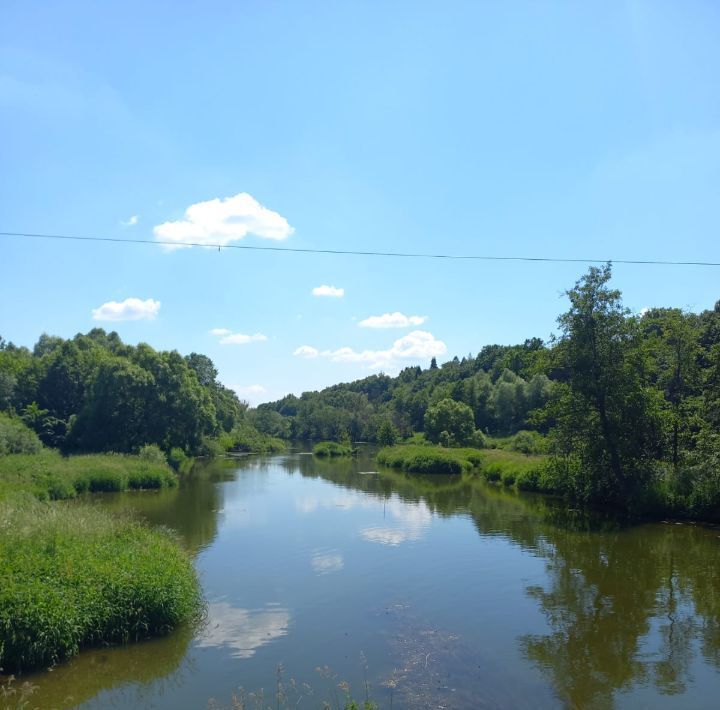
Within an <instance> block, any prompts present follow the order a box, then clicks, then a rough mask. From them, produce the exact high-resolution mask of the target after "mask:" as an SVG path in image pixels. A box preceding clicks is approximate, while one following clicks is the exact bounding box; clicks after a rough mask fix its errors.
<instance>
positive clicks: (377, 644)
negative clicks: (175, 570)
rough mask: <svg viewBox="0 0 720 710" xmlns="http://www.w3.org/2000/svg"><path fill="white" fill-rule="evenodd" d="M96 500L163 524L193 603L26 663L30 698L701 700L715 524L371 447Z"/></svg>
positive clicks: (127, 702)
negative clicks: (153, 623) (526, 491)
mask: <svg viewBox="0 0 720 710" xmlns="http://www.w3.org/2000/svg"><path fill="white" fill-rule="evenodd" d="M97 502H98V504H99V505H103V506H106V507H107V508H109V509H117V510H120V509H130V510H132V511H134V513H135V514H137V515H141V516H142V517H144V518H146V519H147V520H148V521H150V522H151V523H152V524H156V525H165V526H168V527H170V528H173V529H174V530H176V531H177V533H178V535H179V538H180V540H181V541H182V544H183V545H185V546H186V547H187V548H188V549H189V550H190V552H191V554H192V555H193V556H194V558H195V562H196V565H197V569H198V571H199V574H200V577H201V580H202V585H203V589H204V593H205V596H206V599H207V601H208V621H207V624H206V625H205V627H204V628H202V629H200V630H198V631H192V630H184V631H180V632H177V633H174V634H172V635H171V636H169V637H168V638H164V639H157V640H153V641H150V642H147V643H140V644H132V645H129V646H126V647H122V648H105V649H97V650H92V651H87V652H84V653H82V654H81V655H80V656H79V657H77V658H76V659H74V660H72V661H71V662H69V663H67V664H63V665H61V666H59V667H57V668H56V669H54V670H53V671H52V672H50V673H42V674H36V675H34V676H32V677H31V678H30V680H31V681H32V682H33V683H35V684H36V685H37V690H36V692H35V693H34V695H33V697H32V705H33V706H38V707H42V708H50V707H58V708H69V707H75V706H77V705H79V706H80V707H82V708H87V709H88V710H89V709H91V708H92V709H93V710H95V709H97V708H168V709H169V708H173V709H175V708H206V707H207V706H208V702H209V700H210V699H211V698H214V699H215V700H216V701H217V703H218V704H220V705H224V706H229V705H230V702H231V700H232V694H233V691H234V690H235V691H236V690H237V689H238V688H241V687H242V688H244V689H246V690H247V691H248V692H257V691H259V690H260V689H261V688H262V689H264V691H263V692H264V696H265V699H266V701H267V702H266V705H270V706H271V707H275V705H276V702H275V693H276V690H277V687H278V686H277V683H278V679H280V682H281V684H282V688H283V689H284V690H283V693H284V694H285V695H287V696H288V698H293V699H292V702H293V703H294V702H295V700H296V699H297V698H296V697H295V695H294V693H296V692H297V693H300V694H304V695H307V694H308V693H310V692H312V695H311V696H307V697H304V698H303V700H302V701H301V703H300V705H299V707H318V706H319V705H320V704H321V702H322V700H329V701H331V702H333V699H334V698H335V697H338V694H341V693H342V691H341V690H339V689H338V687H337V686H338V684H339V683H341V682H342V681H346V682H348V683H349V684H350V687H351V689H352V692H353V695H355V696H356V697H359V698H363V697H364V695H365V690H364V688H365V683H366V682H367V683H368V684H369V686H370V694H371V696H372V697H373V699H375V700H376V701H377V702H379V703H380V704H381V706H382V707H390V706H391V703H392V707H394V708H406V707H412V708H440V707H443V708H507V707H513V708H523V707H527V708H558V707H572V708H615V707H617V708H643V707H647V708H678V707H683V708H716V707H717V704H718V691H720V674H719V673H718V671H719V670H720V595H719V594H718V591H719V590H720V586H719V585H720V531H718V530H716V529H712V528H703V527H700V526H693V525H677V524H648V525H639V526H632V527H627V526H624V527H623V526H620V525H618V524H617V523H613V522H612V521H603V520H599V519H589V518H587V517H586V516H583V515H581V514H580V513H578V512H577V511H567V510H564V509H563V508H562V507H560V506H557V505H555V504H553V502H552V501H551V500H549V499H547V498H543V497H539V496H521V495H516V494H512V493H509V492H506V491H502V490H498V489H496V488H494V487H491V486H487V485H485V484H482V483H480V482H473V481H471V480H467V479H463V478H460V477H457V478H455V477H427V476H414V477H410V476H406V475H402V474H398V473H396V472H393V471H387V470H386V471H381V472H379V473H378V472H376V467H375V464H374V462H373V458H372V456H371V452H370V451H368V452H366V453H364V454H363V455H361V456H360V457H359V458H358V459H357V460H349V461H339V462H328V461H319V460H317V459H314V458H313V457H312V456H310V455H307V454H305V453H299V452H298V453H291V454H287V455H282V456H274V457H247V458H245V459H242V460H238V461H231V462H227V461H225V462H219V463H213V464H211V465H206V466H203V467H200V468H199V469H197V470H196V472H195V473H194V474H193V475H192V476H191V478H190V479H189V480H188V481H187V482H185V483H184V484H183V485H182V486H180V487H179V488H178V489H175V490H170V491H161V492H143V493H126V494H111V495H104V496H99V497H98V498H97ZM278 664H282V671H280V674H279V675H278V671H277V668H278ZM318 669H319V670H318ZM303 682H306V683H308V686H309V688H308V687H303V686H302V683H303ZM293 683H295V686H296V689H297V690H296V691H295V690H293V687H292V686H293ZM0 702H2V701H0Z"/></svg>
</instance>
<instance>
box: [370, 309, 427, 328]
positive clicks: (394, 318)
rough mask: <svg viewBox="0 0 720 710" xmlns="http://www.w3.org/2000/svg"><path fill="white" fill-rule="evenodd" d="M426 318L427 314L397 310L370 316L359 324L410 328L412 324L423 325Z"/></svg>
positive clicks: (373, 326) (374, 326) (376, 326)
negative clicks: (407, 314) (411, 313)
mask: <svg viewBox="0 0 720 710" xmlns="http://www.w3.org/2000/svg"><path fill="white" fill-rule="evenodd" d="M426 320H427V316H406V315H405V314H404V313H400V311H395V313H384V314H383V315H381V316H370V317H369V318H366V319H365V320H361V321H360V322H359V323H358V325H359V326H360V327H361V328H409V327H410V326H411V325H422V324H423V323H424V322H425V321H426Z"/></svg>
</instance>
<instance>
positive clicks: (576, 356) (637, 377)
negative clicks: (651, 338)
mask: <svg viewBox="0 0 720 710" xmlns="http://www.w3.org/2000/svg"><path fill="white" fill-rule="evenodd" d="M611 273H612V272H611V267H610V265H609V264H608V265H607V266H605V267H604V268H596V267H592V268H590V270H589V271H588V273H587V274H586V275H585V276H584V277H582V278H581V279H580V280H579V281H578V282H577V283H576V284H575V287H574V288H572V289H571V290H570V291H568V292H567V295H568V297H569V299H570V309H569V310H568V311H567V313H564V314H563V315H561V316H560V318H559V319H558V323H559V325H560V331H561V336H560V339H559V341H558V343H557V347H556V349H555V356H556V358H557V365H558V367H559V369H560V370H561V371H562V373H563V376H564V378H565V384H564V385H563V388H562V392H561V396H560V397H559V398H558V400H557V401H556V402H555V403H554V404H553V405H552V408H553V414H554V416H555V419H556V421H557V427H556V430H555V442H556V446H557V451H558V454H559V456H558V457H556V459H555V461H554V464H555V466H556V469H557V473H558V474H559V475H560V477H561V479H563V482H564V484H565V485H566V487H567V489H568V492H570V493H571V494H572V495H574V496H576V497H578V498H581V499H583V500H586V501H593V502H608V503H615V504H619V505H623V506H631V505H632V504H633V502H634V500H635V499H636V497H637V496H640V495H641V494H642V492H643V490H644V488H645V487H646V486H647V484H648V483H649V482H650V479H651V477H652V473H653V469H654V459H655V457H656V454H657V452H658V449H659V442H660V439H661V427H660V405H659V398H658V397H657V392H652V391H651V389H650V388H649V387H648V386H647V384H646V380H647V370H648V363H647V360H646V357H645V352H644V349H643V347H642V342H641V340H640V337H639V329H638V327H637V321H636V319H634V318H632V317H630V314H629V312H628V311H627V310H626V309H625V308H624V307H623V305H622V302H621V298H620V292H619V291H617V290H613V289H610V288H609V287H608V281H609V280H610V277H611Z"/></svg>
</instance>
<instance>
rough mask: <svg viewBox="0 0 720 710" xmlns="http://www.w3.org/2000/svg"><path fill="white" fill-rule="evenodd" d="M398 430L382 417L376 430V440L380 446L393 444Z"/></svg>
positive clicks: (395, 441) (396, 438)
mask: <svg viewBox="0 0 720 710" xmlns="http://www.w3.org/2000/svg"><path fill="white" fill-rule="evenodd" d="M398 436H399V434H398V430H397V428H396V427H395V425H394V424H393V423H392V422H391V421H390V420H389V419H384V420H383V421H382V422H381V424H380V426H379V427H378V430H377V435H376V440H377V443H378V444H380V445H381V446H394V445H395V444H396V443H397V440H398Z"/></svg>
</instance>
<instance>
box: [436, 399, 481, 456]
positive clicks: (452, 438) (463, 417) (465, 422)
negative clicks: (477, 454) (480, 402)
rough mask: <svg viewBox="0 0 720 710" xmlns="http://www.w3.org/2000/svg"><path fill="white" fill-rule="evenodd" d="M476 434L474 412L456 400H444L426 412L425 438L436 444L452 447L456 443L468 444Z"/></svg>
mask: <svg viewBox="0 0 720 710" xmlns="http://www.w3.org/2000/svg"><path fill="white" fill-rule="evenodd" d="M474 432H475V416H474V414H473V410H472V409H471V408H470V407H468V406H467V404H463V403H462V402H456V401H455V400H454V399H443V400H441V401H440V402H438V403H437V404H434V405H432V406H431V407H428V409H427V411H426V412H425V436H427V438H428V439H430V441H432V442H434V443H438V442H440V443H442V441H441V437H442V439H444V440H445V441H447V442H449V443H447V444H443V445H445V446H452V445H454V444H455V443H458V444H467V443H469V441H470V439H471V438H472V435H473V433H474Z"/></svg>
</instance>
